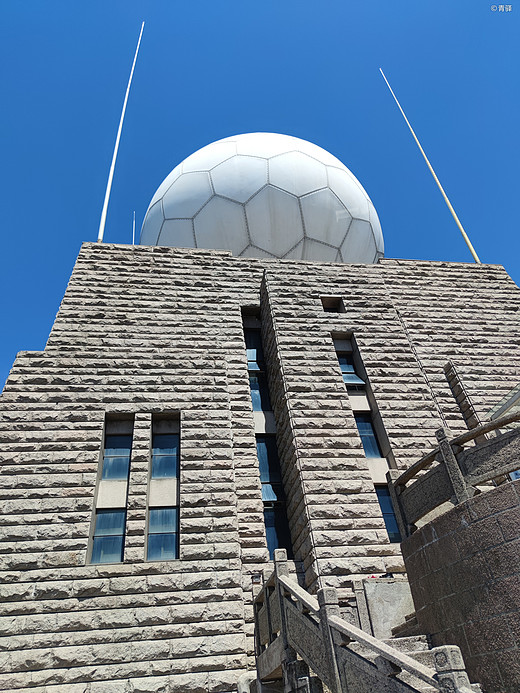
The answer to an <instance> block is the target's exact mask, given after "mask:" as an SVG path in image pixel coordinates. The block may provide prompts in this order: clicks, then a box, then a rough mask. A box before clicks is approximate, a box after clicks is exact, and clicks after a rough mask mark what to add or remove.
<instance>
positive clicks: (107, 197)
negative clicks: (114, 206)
mask: <svg viewBox="0 0 520 693" xmlns="http://www.w3.org/2000/svg"><path fill="white" fill-rule="evenodd" d="M143 29H144V22H143V23H142V24H141V32H140V34H139V40H138V41H137V48H136V49H135V55H134V62H133V63H132V69H131V70H130V78H129V80H128V86H127V88H126V94H125V100H124V102H123V110H122V111H121V119H120V121H119V128H118V129H117V136H116V143H115V146H114V153H113V155H112V163H111V164H110V171H109V174H108V182H107V189H106V192H105V201H104V202H103V210H102V212H101V220H100V222H99V233H98V243H102V242H103V236H104V235H105V224H106V220H107V210H108V202H109V200H110V191H111V190H112V180H113V178H114V169H115V167H116V159H117V152H118V150H119V140H120V139H121V130H122V129H123V120H124V119H125V112H126V104H127V103H128V94H129V93H130V86H131V84H132V77H133V76H134V69H135V64H136V62H137V54H138V53H139V46H140V45H141V37H142V35H143Z"/></svg>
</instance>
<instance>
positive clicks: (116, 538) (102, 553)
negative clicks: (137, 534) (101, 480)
mask: <svg viewBox="0 0 520 693" xmlns="http://www.w3.org/2000/svg"><path fill="white" fill-rule="evenodd" d="M125 519H126V510H125V509H124V508H121V509H119V508H118V509H114V510H98V511H97V512H96V526H95V529H94V541H93V546H92V558H91V562H92V563H120V562H121V561H122V560H123V543H124V536H125Z"/></svg>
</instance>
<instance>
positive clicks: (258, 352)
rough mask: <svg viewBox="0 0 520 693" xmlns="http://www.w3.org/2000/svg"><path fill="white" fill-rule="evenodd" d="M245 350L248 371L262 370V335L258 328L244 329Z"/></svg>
mask: <svg viewBox="0 0 520 693" xmlns="http://www.w3.org/2000/svg"><path fill="white" fill-rule="evenodd" d="M244 335H245V340H246V351H247V369H248V370H249V371H263V370H264V352H263V350H262V335H261V334H260V330H247V329H246V330H244Z"/></svg>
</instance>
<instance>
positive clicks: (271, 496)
mask: <svg viewBox="0 0 520 693" xmlns="http://www.w3.org/2000/svg"><path fill="white" fill-rule="evenodd" d="M262 500H263V501H277V500H279V498H278V496H277V495H276V493H275V491H274V489H273V487H272V486H271V484H262Z"/></svg>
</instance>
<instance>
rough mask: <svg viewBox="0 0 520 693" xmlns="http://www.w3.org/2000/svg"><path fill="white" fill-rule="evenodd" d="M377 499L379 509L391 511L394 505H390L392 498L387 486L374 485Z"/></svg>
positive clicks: (386, 511)
mask: <svg viewBox="0 0 520 693" xmlns="http://www.w3.org/2000/svg"><path fill="white" fill-rule="evenodd" d="M376 493H377V500H378V501H379V505H380V506H381V510H382V511H383V512H384V513H393V512H394V506H393V505H392V499H391V498H390V491H389V490H388V487H387V486H376Z"/></svg>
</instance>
